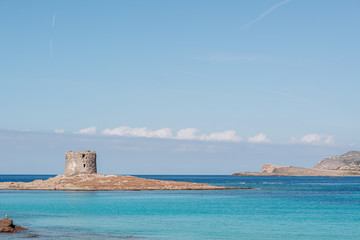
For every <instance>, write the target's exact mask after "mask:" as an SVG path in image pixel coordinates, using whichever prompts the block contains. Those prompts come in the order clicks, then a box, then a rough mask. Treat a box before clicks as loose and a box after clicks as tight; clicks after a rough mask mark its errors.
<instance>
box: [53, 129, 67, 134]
mask: <svg viewBox="0 0 360 240" xmlns="http://www.w3.org/2000/svg"><path fill="white" fill-rule="evenodd" d="M54 132H55V133H64V132H65V130H64V129H54Z"/></svg>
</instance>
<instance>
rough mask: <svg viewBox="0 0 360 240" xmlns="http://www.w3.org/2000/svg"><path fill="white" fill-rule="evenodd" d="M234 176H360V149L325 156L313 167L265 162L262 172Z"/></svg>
mask: <svg viewBox="0 0 360 240" xmlns="http://www.w3.org/2000/svg"><path fill="white" fill-rule="evenodd" d="M233 176H324V177H325V176H328V177H343V176H360V151H350V152H347V153H345V154H343V155H340V156H336V157H328V158H325V159H324V160H322V161H321V162H319V163H317V164H316V165H315V166H314V167H313V168H302V167H293V166H277V165H273V164H265V165H264V166H263V167H262V168H261V172H239V173H234V174H233Z"/></svg>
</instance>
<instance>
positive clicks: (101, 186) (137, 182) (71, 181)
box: [0, 151, 249, 191]
mask: <svg viewBox="0 0 360 240" xmlns="http://www.w3.org/2000/svg"><path fill="white" fill-rule="evenodd" d="M0 189H7V190H9V189H13V190H63V191H119V190H126V191H140V190H224V189H239V188H231V187H221V186H212V185H210V184H207V183H190V182H180V181H164V180H153V179H144V178H139V177H134V176H120V175H103V174H98V173H97V168H96V152H90V151H83V152H71V151H70V152H66V160H65V174H64V175H58V176H56V177H53V178H49V179H47V180H35V181H33V182H28V183H25V182H0ZM243 189H249V188H243Z"/></svg>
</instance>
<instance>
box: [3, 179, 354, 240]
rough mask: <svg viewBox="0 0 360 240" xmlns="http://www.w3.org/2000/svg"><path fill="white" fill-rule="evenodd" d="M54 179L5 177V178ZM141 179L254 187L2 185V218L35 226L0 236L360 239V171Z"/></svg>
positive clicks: (149, 239) (147, 239) (143, 239)
mask: <svg viewBox="0 0 360 240" xmlns="http://www.w3.org/2000/svg"><path fill="white" fill-rule="evenodd" d="M49 177H53V176H51V175H0V182H1V181H27V182H28V181H32V180H34V179H47V178H49ZM139 177H144V178H151V179H161V180H175V181H188V182H199V183H209V184H213V185H219V186H229V187H251V188H254V189H250V190H243V189H236V190H206V191H194V190H191V191H100V192H81V191H77V192H72V191H18V190H0V217H1V218H2V217H3V216H4V215H5V214H6V215H8V216H9V218H12V219H13V220H14V222H15V224H17V225H21V226H24V227H27V228H29V229H30V230H29V231H26V232H24V233H20V234H17V235H8V234H5V235H0V239H27V238H34V239H39V240H40V239H58V240H60V239H139V240H155V239H158V240H163V239H164V240H165V239H166V240H180V239H181V240H200V239H204V240H205V239H206V240H215V239H216V240H217V239H229V240H232V239H249V240H266V239H269V240H270V239H271V240H274V239H275V240H276V239H278V240H282V239H293V240H296V239H301V240H312V239H314V240H315V239H316V240H329V239H341V240H343V239H346V240H350V239H354V240H355V239H356V240H359V239H360V178H359V177H339V178H328V177H241V176H236V177H235V176H219V175H214V176H193V175H191V176H178V175H176V176H174V175H169V176H164V175H159V176H158V175H156V176H155V175H151V176H150V175H147V176H139Z"/></svg>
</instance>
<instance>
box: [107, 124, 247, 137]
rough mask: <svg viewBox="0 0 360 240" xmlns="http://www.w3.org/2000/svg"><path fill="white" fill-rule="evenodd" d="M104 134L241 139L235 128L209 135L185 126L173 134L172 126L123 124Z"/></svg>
mask: <svg viewBox="0 0 360 240" xmlns="http://www.w3.org/2000/svg"><path fill="white" fill-rule="evenodd" d="M101 133H102V134H103V135H116V136H125V137H148V138H167V139H180V140H204V141H240V140H241V138H240V137H239V136H237V135H236V132H235V131H234V130H227V131H223V132H213V133H211V134H209V135H207V134H199V133H200V130H198V129H196V128H185V129H181V130H179V131H178V132H177V133H176V135H175V136H174V135H173V134H172V130H171V129H170V128H160V129H156V130H151V129H148V128H146V127H143V128H131V127H128V126H121V127H117V128H113V129H109V128H107V129H105V130H103V131H102V132H101Z"/></svg>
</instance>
